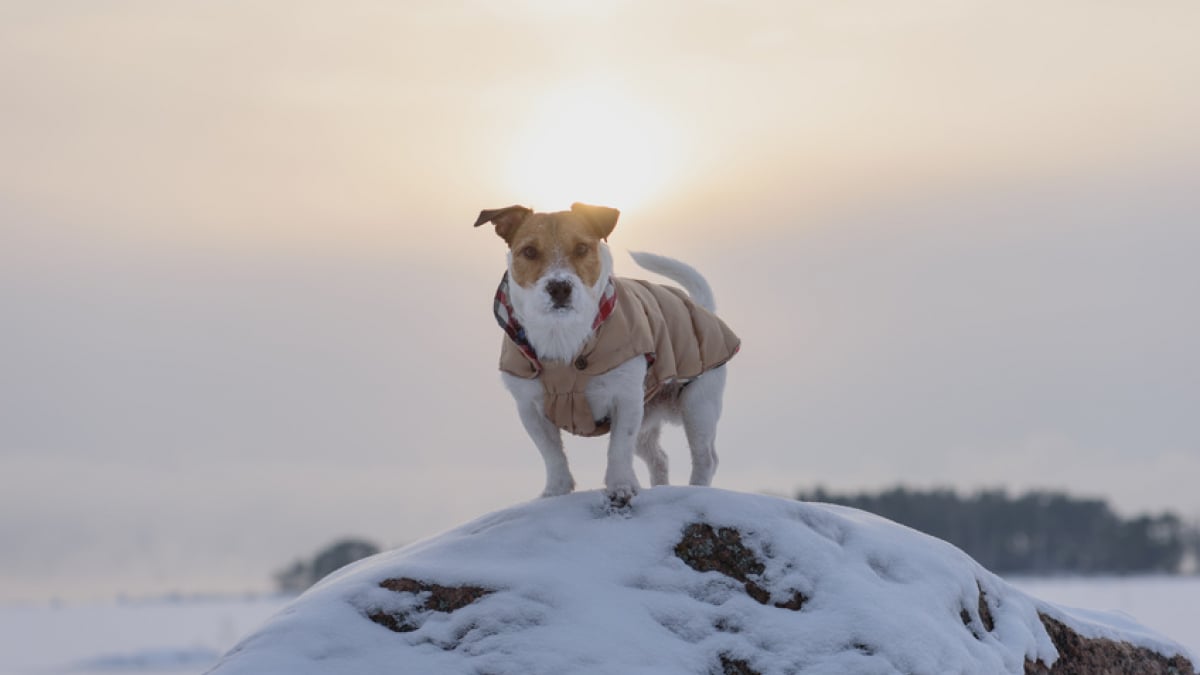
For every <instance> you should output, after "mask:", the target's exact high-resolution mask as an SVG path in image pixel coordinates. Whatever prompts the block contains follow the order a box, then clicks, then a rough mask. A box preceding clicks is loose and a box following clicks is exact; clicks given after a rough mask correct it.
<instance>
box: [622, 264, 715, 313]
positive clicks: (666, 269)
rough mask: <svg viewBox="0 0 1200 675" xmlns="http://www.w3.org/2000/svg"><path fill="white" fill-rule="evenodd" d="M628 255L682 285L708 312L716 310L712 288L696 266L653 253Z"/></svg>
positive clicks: (656, 272) (645, 266) (644, 266)
mask: <svg viewBox="0 0 1200 675" xmlns="http://www.w3.org/2000/svg"><path fill="white" fill-rule="evenodd" d="M629 255H631V256H633V261H634V262H636V263H637V264H638V265H640V266H642V267H643V268H645V269H647V270H650V271H651V272H654V273H655V274H661V275H663V276H664V277H666V278H668V279H670V280H671V281H674V282H675V283H677V284H679V285H680V286H683V290H685V291H687V294H688V295H690V296H691V297H692V302H694V303H696V304H697V305H700V306H701V307H703V308H704V309H707V310H708V311H710V312H715V311H717V303H716V300H714V299H713V292H712V288H711V287H710V286H709V285H708V282H707V281H706V280H705V279H704V277H703V276H701V275H700V273H699V272H697V271H696V268H694V267H692V266H691V265H688V264H687V263H682V262H679V261H678V260H675V259H673V258H667V257H665V256H661V255H654V254H653V253H642V252H637V251H630V252H629Z"/></svg>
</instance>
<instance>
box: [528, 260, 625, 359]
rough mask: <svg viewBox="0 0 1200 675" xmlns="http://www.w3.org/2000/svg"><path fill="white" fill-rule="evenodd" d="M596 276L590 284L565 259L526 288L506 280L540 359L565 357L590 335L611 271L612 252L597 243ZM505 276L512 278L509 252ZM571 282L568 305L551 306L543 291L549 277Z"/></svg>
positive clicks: (550, 279) (570, 356) (573, 353)
mask: <svg viewBox="0 0 1200 675" xmlns="http://www.w3.org/2000/svg"><path fill="white" fill-rule="evenodd" d="M599 252H600V264H601V268H600V277H599V278H598V279H597V280H596V284H595V285H594V286H592V287H591V288H589V287H587V286H586V285H585V284H584V283H583V280H582V279H580V278H579V275H577V274H575V271H574V270H573V269H571V266H570V265H568V264H566V262H563V261H560V262H559V263H557V264H554V265H551V266H550V267H549V268H548V269H547V270H546V272H545V273H544V274H543V275H542V276H541V277H540V278H539V279H538V280H537V281H536V282H534V284H533V286H531V287H530V288H525V287H523V286H521V285H520V284H517V283H510V284H509V287H508V292H509V295H510V296H511V298H512V305H513V311H514V312H516V314H517V320H518V321H520V322H521V324H522V325H523V326H525V335H526V336H527V337H528V338H529V343H530V344H532V345H533V348H534V349H535V350H536V351H537V354H538V358H540V359H542V360H543V361H567V360H570V359H572V358H574V357H575V354H576V353H577V352H578V351H579V349H580V348H581V347H583V343H585V342H587V340H588V338H589V337H591V335H592V321H593V320H594V319H595V318H596V312H597V311H598V310H599V307H600V296H602V295H603V294H604V286H605V285H606V284H607V283H608V278H609V276H610V275H611V274H612V266H613V264H612V254H611V253H609V251H608V246H607V245H605V244H600V251H599ZM508 274H509V279H512V278H513V276H514V275H513V269H512V253H511V252H509V254H508ZM555 280H559V281H566V282H568V283H570V284H571V306H570V307H569V308H565V309H563V308H555V307H554V305H553V303H551V301H550V295H549V294H548V293H546V284H548V283H550V282H551V281H555Z"/></svg>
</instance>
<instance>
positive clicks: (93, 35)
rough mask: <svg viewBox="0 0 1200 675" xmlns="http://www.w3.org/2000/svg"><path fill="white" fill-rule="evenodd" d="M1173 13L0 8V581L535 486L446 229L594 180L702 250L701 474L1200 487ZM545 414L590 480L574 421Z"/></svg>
mask: <svg viewBox="0 0 1200 675" xmlns="http://www.w3.org/2000/svg"><path fill="white" fill-rule="evenodd" d="M1197 29H1200V4H1198V3H1196V2H1194V1H1192V0H1180V1H1178V2H1166V1H1161V2H1160V1H1154V0H1151V1H1150V2H1142V3H1117V2H1096V1H1095V0H1086V1H1084V0H1079V1H1074V0H1067V1H1062V2H1058V1H1052V2H1033V1H1018V2H1012V1H1008V2H1003V1H996V2H990V1H989V2H972V1H964V0H947V1H932V2H924V3H919V4H913V3H894V2H888V1H886V0H879V1H873V2H870V1H863V2H838V3H812V2H804V3H801V2H762V3H730V2H678V3H674V2H663V3H646V2H637V3H635V2H613V3H604V4H599V3H596V4H593V3H587V2H549V1H547V2H524V3H476V2H462V3H441V2H437V3H433V2H431V3H427V4H421V3H396V2H382V1H380V2H371V1H367V0H352V1H349V2H338V3H317V2H295V1H288V2H282V1H268V0H262V1H259V2H244V1H242V2H233V1H230V2H200V1H195V2H171V3H162V2H155V1H153V0H147V1H144V2H139V1H135V0H113V1H111V2H59V3H42V2H33V1H29V2H4V3H0V317H2V321H3V324H2V325H0V328H2V330H0V602H5V601H13V600H29V601H40V600H44V599H46V598H49V597H53V596H58V597H62V598H68V599H82V598H106V597H112V596H113V595H115V594H117V593H120V592H125V593H129V594H132V595H139V594H149V593H159V592H165V591H171V590H179V591H185V592H193V591H236V590H245V589H261V588H266V587H267V586H268V584H269V574H270V572H271V571H273V570H275V569H277V568H279V567H282V566H284V565H285V564H287V563H288V562H290V560H292V559H293V558H294V557H296V556H300V555H310V554H311V553H312V552H314V551H315V550H316V549H317V548H318V547H320V546H322V545H324V544H326V543H329V542H330V541H331V540H333V539H335V538H337V537H339V536H342V535H359V536H364V537H368V538H371V539H374V540H376V541H378V542H380V543H382V544H385V545H399V544H403V543H406V542H409V541H413V540H415V539H418V538H420V537H423V536H427V535H430V534H433V533H436V532H438V531H441V530H443V529H445V528H447V527H451V526H453V525H456V524H459V523H461V522H464V521H466V520H468V519H471V518H474V517H476V516H479V515H482V514H483V513H486V512H487V511H490V510H494V509H497V508H502V507H505V506H509V505H511V504H513V503H516V502H519V501H523V500H526V499H529V498H532V497H533V496H535V495H536V494H537V493H538V492H539V491H540V489H541V481H542V477H543V471H542V466H541V460H540V457H539V456H538V454H537V452H536V451H535V450H534V448H533V446H532V444H531V443H530V441H529V440H528V438H527V437H526V436H525V434H524V432H523V430H522V429H521V427H520V424H519V422H518V421H517V419H516V415H515V411H514V410H513V406H512V403H511V401H510V399H509V397H508V395H507V393H506V392H505V391H504V390H503V388H502V386H501V385H500V382H499V377H498V375H497V372H496V359H497V354H498V348H499V341H500V339H501V334H500V331H499V329H498V328H497V327H496V325H495V323H494V320H493V319H492V317H491V314H490V312H491V296H492V293H493V292H494V289H495V284H496V282H497V281H498V279H499V277H500V274H501V273H502V271H503V268H504V249H503V245H502V242H501V241H500V240H499V239H497V238H496V237H495V236H494V235H492V234H491V233H489V232H487V231H485V230H484V229H480V230H474V229H472V228H471V224H472V223H473V221H474V218H475V216H476V215H477V214H478V212H479V210H480V209H483V208H495V207H500V206H507V205H509V204H516V203H520V204H525V205H528V206H532V207H535V208H538V209H539V210H554V209H558V208H564V207H566V206H567V205H569V204H570V203H571V202H572V201H576V200H580V201H590V202H593V203H600V204H605V205H609V206H614V207H617V208H619V209H621V210H622V218H621V221H620V222H619V224H618V226H617V229H616V231H615V233H614V234H613V237H612V239H611V244H612V246H613V248H614V251H615V252H616V254H617V259H618V262H617V266H618V271H619V272H620V273H622V274H628V275H638V272H637V270H636V267H635V266H634V265H633V263H632V262H631V261H629V260H628V258H627V257H626V256H625V254H624V252H625V251H628V250H651V251H654V252H658V253H662V254H665V255H670V256H674V257H678V258H680V259H683V260H685V261H687V262H690V263H692V264H693V265H695V266H696V267H698V268H700V269H701V270H702V271H703V272H704V273H705V274H706V275H707V276H708V278H709V281H710V282H711V284H712V285H713V287H714V290H715V291H716V295H717V301H718V304H719V305H720V311H721V313H722V315H724V316H725V317H726V318H727V320H728V321H729V323H730V325H732V326H733V327H734V328H735V329H736V330H737V331H738V333H739V334H740V336H741V337H742V339H743V343H744V346H743V350H742V353H741V354H740V355H739V356H738V357H737V358H736V359H735V360H734V361H733V362H732V363H731V364H730V384H729V388H728V390H727V392H726V402H725V406H726V414H725V417H724V419H723V422H722V425H721V427H720V436H719V440H718V452H719V453H720V454H721V458H722V461H721V467H720V470H719V471H718V473H717V476H716V480H715V482H714V484H715V485H716V486H718V487H724V488H730V489H736V490H744V491H754V492H759V491H763V492H771V493H776V494H791V493H793V492H794V490H795V489H797V488H809V487H812V486H813V485H816V484H818V483H820V484H823V485H825V486H827V487H831V488H834V489H864V488H876V487H881V486H888V485H893V484H896V483H901V482H902V483H905V484H908V485H914V486H935V485H936V486H955V487H958V488H960V489H973V488H977V487H996V486H1003V487H1007V488H1009V489H1011V490H1023V489H1028V488H1034V487H1037V488H1053V489H1065V490H1068V491H1070V492H1072V493H1074V494H1078V495H1087V496H1099V497H1105V498H1108V499H1110V500H1111V501H1112V503H1113V504H1114V505H1115V506H1116V507H1117V508H1118V509H1120V510H1121V511H1122V512H1124V513H1134V512H1137V511H1140V510H1161V509H1173V510H1176V511H1178V512H1180V513H1182V514H1184V515H1186V516H1189V517H1200V491H1198V490H1196V487H1195V486H1196V482H1197V478H1198V477H1200V425H1197V421H1196V410H1198V409H1200V391H1198V387H1200V355H1198V354H1197V349H1196V345H1197V344H1200V313H1198V312H1197V311H1196V309H1195V307H1196V306H1197V300H1198V296H1200V266H1198V265H1197V263H1196V255H1197V252H1198V251H1200V178H1197V177H1198V176H1200V125H1198V124H1197V122H1196V120H1197V119H1200V86H1198V85H1200V41H1197V40H1196V39H1195V35H1196V32H1197ZM666 442H667V444H668V445H667V450H668V453H669V454H670V455H671V458H672V461H673V462H674V468H673V471H672V476H673V479H674V480H675V481H677V482H678V481H681V480H686V476H687V463H688V459H687V452H686V450H685V448H684V444H683V439H682V435H681V434H674V435H671V436H669V437H668V438H667V440H666ZM567 444H568V453H569V454H570V456H571V459H572V462H573V466H574V470H575V475H576V479H577V481H578V482H579V484H580V486H581V487H582V488H588V489H590V488H597V487H600V485H601V483H602V478H603V457H604V441H595V440H582V439H568V441H567ZM639 471H642V467H641V466H640V465H639ZM641 475H642V476H643V480H645V474H644V472H642V474H641Z"/></svg>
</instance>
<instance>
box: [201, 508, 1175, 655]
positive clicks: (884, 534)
mask: <svg viewBox="0 0 1200 675" xmlns="http://www.w3.org/2000/svg"><path fill="white" fill-rule="evenodd" d="M1195 662H1196V661H1195V657H1194V655H1191V654H1188V653H1187V652H1186V651H1185V649H1184V648H1183V647H1182V646H1180V645H1178V644H1176V643H1174V642H1172V641H1171V640H1169V639H1167V638H1165V637H1163V636H1160V635H1157V634H1155V633H1153V632H1152V631H1150V630H1148V629H1145V628H1142V627H1140V626H1138V625H1137V624H1136V623H1134V622H1133V621H1132V620H1131V619H1129V618H1127V617H1123V616H1119V615H1110V614H1097V613H1083V612H1079V611H1076V610H1068V609H1065V608H1061V607H1056V606H1053V605H1051V604H1049V603H1045V602H1041V601H1038V600H1036V599H1034V598H1031V597H1029V596H1027V595H1025V594H1023V593H1021V592H1020V591H1018V590H1016V589H1015V588H1013V587H1012V586H1009V585H1008V584H1007V583H1005V582H1004V581H1003V580H1001V579H1000V578H998V577H996V576H995V575H993V574H991V573H990V572H988V571H987V570H985V569H983V568H982V567H980V566H979V565H978V564H977V563H975V561H973V560H972V559H971V558H969V557H968V556H967V555H966V554H964V553H963V552H961V551H960V550H958V549H956V548H954V547H953V546H951V545H950V544H947V543H945V542H943V541H941V540H938V539H934V538H932V537H929V536H926V535H923V534H921V533H919V532H916V531H914V530H911V529H909V528H906V527H903V526H900V525H897V524H895V523H893V522H891V521H888V520H884V519H882V518H878V517H876V516H872V515H870V514H867V513H864V512H861V511H856V510H853V509H849V508H844V507H839V506H832V505H828V504H811V503H802V502H796V501H791V500H785V499H779V498H774V497H764V496H758V495H746V494H739V493H734V492H727V491H723V490H717V489H712V488H689V487H658V488H654V489H651V490H646V491H643V492H642V493H641V494H640V495H639V496H638V497H637V498H636V499H635V500H634V501H633V503H632V505H631V507H629V508H628V509H626V510H624V511H620V510H618V511H614V510H612V509H611V508H610V507H609V506H608V503H607V501H606V499H605V497H604V496H603V494H602V493H600V492H582V493H576V494H573V495H568V496H565V497H557V498H551V499H539V500H537V501H533V502H529V503H526V504H521V505H518V506H515V507H512V508H508V509H505V510H502V511H498V512H496V513H492V514H490V515H487V516H484V517H482V518H479V519H478V520H475V521H474V522H471V523H468V524H466V525H463V526H462V527H459V528H457V529H454V530H451V531H449V532H446V533H445V534H442V535H439V536H436V537H433V538H430V539H427V540H425V541H422V542H418V543H416V544H413V545H410V546H407V547H405V548H402V549H399V550H396V551H390V552H387V553H382V554H379V555H377V556H374V557H372V558H368V559H366V560H363V561H361V562H359V563H356V564H354V565H351V566H349V567H347V568H345V569H343V570H340V571H338V572H336V573H334V574H333V575H331V576H330V577H328V578H326V579H324V580H323V581H322V582H321V583H319V584H318V585H317V586H315V587H313V588H312V589H310V590H309V591H308V592H306V593H305V594H304V595H302V596H300V597H299V598H297V599H296V600H295V602H293V603H292V604H290V605H289V606H288V607H286V608H285V609H284V610H282V611H281V612H280V613H279V614H277V615H276V616H274V617H273V618H272V619H271V620H269V621H268V622H267V623H266V624H265V625H264V626H263V627H262V628H261V629H259V630H258V631H257V632H256V633H254V634H252V635H250V636H249V637H247V638H246V639H245V640H243V641H242V642H241V643H240V644H239V645H238V646H236V647H235V648H234V649H233V650H231V651H230V652H229V653H228V654H226V655H225V656H224V657H223V658H222V660H221V661H220V662H219V663H218V664H217V666H216V667H214V668H213V670H211V671H210V672H211V673H213V674H214V675H243V674H245V675H250V674H253V675H269V674H272V673H280V674H283V673H286V674H288V675H303V674H307V673H312V674H316V673H321V674H329V675H333V674H342V673H355V674H358V675H368V674H373V673H380V674H382V673H388V674H403V673H414V674H421V675H428V674H441V673H446V674H458V673H462V674H464V675H466V674H471V675H502V674H508V673H511V674H514V675H516V674H520V675H535V674H538V673H547V674H555V675H559V674H563V673H621V674H626V673H655V674H657V675H665V674H673V673H679V674H688V675H697V674H700V675H703V674H707V673H761V674H774V673H803V674H816V673H830V674H834V673H838V674H844V673H853V674H864V675H865V674H880V675H882V674H885V673H887V674H892V673H905V674H929V675H942V674H944V673H969V674H971V675H984V674H987V673H1068V672H1070V673H1107V672H1113V673H1117V672H1120V673H1124V674H1126V675H1132V674H1134V673H1160V672H1161V673H1169V672H1174V673H1192V672H1194V669H1193V666H1192V664H1193V663H1195ZM1072 668H1074V669H1073V670H1072Z"/></svg>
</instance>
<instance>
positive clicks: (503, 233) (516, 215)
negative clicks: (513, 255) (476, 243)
mask: <svg viewBox="0 0 1200 675" xmlns="http://www.w3.org/2000/svg"><path fill="white" fill-rule="evenodd" d="M531 213H533V210H532V209H528V208H525V207H524V206H506V207H504V208H502V209H485V210H483V211H480V212H479V218H476V219H475V227H479V226H480V225H482V224H484V223H494V224H495V225H496V234H498V235H500V238H501V239H503V240H504V241H506V242H509V243H512V236H513V234H514V233H515V232H516V231H517V227H519V226H520V225H521V223H523V222H525V219H526V218H528V217H529V214H531Z"/></svg>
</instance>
